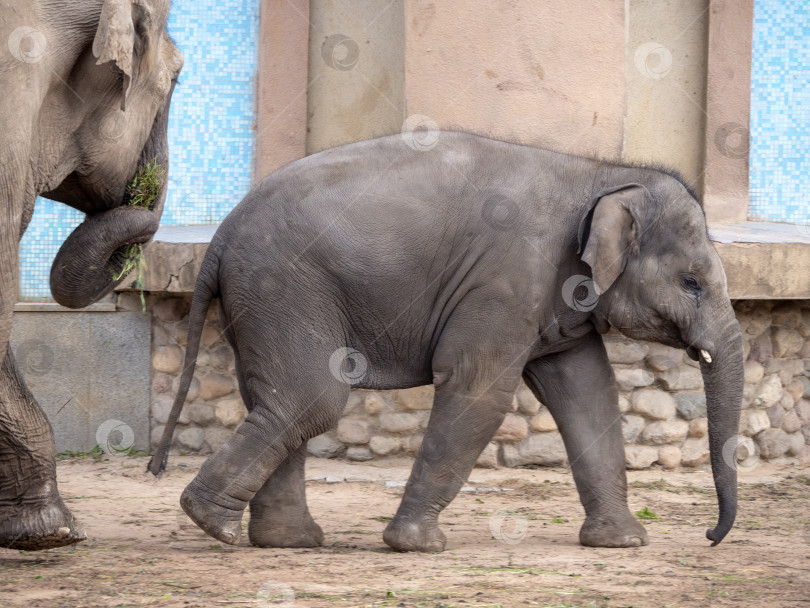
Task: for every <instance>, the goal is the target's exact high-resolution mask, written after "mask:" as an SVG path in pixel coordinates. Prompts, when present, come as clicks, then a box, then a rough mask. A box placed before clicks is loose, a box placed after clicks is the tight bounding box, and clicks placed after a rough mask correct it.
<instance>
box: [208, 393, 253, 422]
mask: <svg viewBox="0 0 810 608" xmlns="http://www.w3.org/2000/svg"><path fill="white" fill-rule="evenodd" d="M215 415H216V417H217V420H219V421H220V422H221V423H222V424H224V425H225V426H236V425H238V424H241V423H242V421H243V420H244V419H245V417H246V416H247V408H245V405H244V404H243V403H242V400H241V399H239V398H234V399H223V400H222V401H220V402H219V403H217V406H216V410H215Z"/></svg>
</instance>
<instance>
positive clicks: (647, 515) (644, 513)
mask: <svg viewBox="0 0 810 608" xmlns="http://www.w3.org/2000/svg"><path fill="white" fill-rule="evenodd" d="M636 517H638V518H639V519H661V516H660V515H658V514H656V513H653V512H652V511H650V510H649V509H648V508H647V507H644V508H643V509H641V511H636Z"/></svg>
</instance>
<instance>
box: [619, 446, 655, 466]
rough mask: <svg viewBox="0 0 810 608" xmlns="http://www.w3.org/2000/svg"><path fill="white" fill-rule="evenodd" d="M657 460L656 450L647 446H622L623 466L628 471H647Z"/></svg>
mask: <svg viewBox="0 0 810 608" xmlns="http://www.w3.org/2000/svg"><path fill="white" fill-rule="evenodd" d="M657 460H658V450H657V449H655V448H653V447H650V446H648V445H626V446H624V464H625V466H627V468H628V469H635V470H638V469H649V468H650V467H651V466H652V464H653V463H654V462H655V461H657Z"/></svg>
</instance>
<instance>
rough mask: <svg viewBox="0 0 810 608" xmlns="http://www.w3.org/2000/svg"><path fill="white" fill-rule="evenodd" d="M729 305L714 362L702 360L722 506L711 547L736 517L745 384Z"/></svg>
mask: <svg viewBox="0 0 810 608" xmlns="http://www.w3.org/2000/svg"><path fill="white" fill-rule="evenodd" d="M727 306H728V314H727V315H724V323H723V325H722V328H721V329H720V330H719V331H716V332H711V333H712V336H711V338H712V342H713V348H712V352H711V353H710V358H711V363H709V362H707V361H706V360H705V358H704V357H701V358H700V369H701V371H702V373H703V381H704V384H705V387H706V406H707V412H708V418H709V450H710V452H711V463H712V474H713V475H714V485H715V488H716V490H717V502H718V504H719V507H720V515H719V518H718V520H717V525H716V526H715V527H714V528H713V529H711V530H707V532H706V537H707V538H708V539H709V540H711V541H713V542H712V546H714V545H716V544H717V543H719V542H720V541H721V540H723V538H724V537H725V536H726V534H728V531H729V530H731V526H732V525H734V518H735V517H736V516H737V460H736V445H737V432H738V428H739V424H740V407H741V403H742V394H743V383H744V372H743V345H742V334H741V332H740V326H739V324H738V323H737V320H736V318H735V317H734V311H733V309H732V308H731V306H730V304H727Z"/></svg>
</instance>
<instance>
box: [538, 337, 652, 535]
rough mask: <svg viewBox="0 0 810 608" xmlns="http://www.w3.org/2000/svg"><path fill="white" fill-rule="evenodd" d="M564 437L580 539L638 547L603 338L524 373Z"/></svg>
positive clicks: (613, 381)
mask: <svg viewBox="0 0 810 608" xmlns="http://www.w3.org/2000/svg"><path fill="white" fill-rule="evenodd" d="M523 377H524V379H525V380H526V383H527V384H528V385H529V387H530V388H531V389H532V390H533V391H534V392H535V394H536V395H537V397H538V399H540V401H542V402H543V403H544V404H545V405H546V406H547V407H548V409H549V411H550V412H551V415H552V416H553V417H554V420H555V422H556V423H557V426H558V427H559V429H560V433H561V434H562V437H563V441H564V442H565V448H566V451H567V452H568V459H569V461H570V463H571V469H572V471H573V473H574V480H575V481H576V484H577V490H578V491H579V497H580V500H581V502H582V506H583V507H585V514H586V518H585V523H584V524H583V525H582V528H581V529H580V532H579V540H580V542H581V543H582V544H583V545H587V546H590V547H637V546H639V545H646V544H647V532H646V530H645V529H644V526H642V525H641V524H640V523H639V522H638V520H637V519H636V518H635V517H634V516H633V515H632V513H630V510H629V509H628V507H627V476H626V474H625V465H624V444H623V440H622V432H621V428H622V422H621V412H620V411H619V407H618V391H617V389H616V379H615V377H614V375H613V369H612V368H611V366H610V363H609V361H608V357H607V352H606V351H605V346H604V344H603V343H602V338H601V337H600V336H599V335H597V334H596V333H594V334H591V335H589V336H588V337H587V338H586V339H585V341H584V342H582V343H581V344H579V345H578V346H576V347H575V348H573V349H571V350H568V351H565V352H561V353H556V354H553V355H549V356H546V357H542V358H540V359H536V360H534V361H531V362H529V363H528V364H527V365H526V369H525V370H524V374H523Z"/></svg>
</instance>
